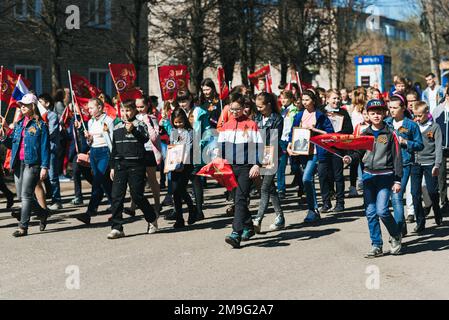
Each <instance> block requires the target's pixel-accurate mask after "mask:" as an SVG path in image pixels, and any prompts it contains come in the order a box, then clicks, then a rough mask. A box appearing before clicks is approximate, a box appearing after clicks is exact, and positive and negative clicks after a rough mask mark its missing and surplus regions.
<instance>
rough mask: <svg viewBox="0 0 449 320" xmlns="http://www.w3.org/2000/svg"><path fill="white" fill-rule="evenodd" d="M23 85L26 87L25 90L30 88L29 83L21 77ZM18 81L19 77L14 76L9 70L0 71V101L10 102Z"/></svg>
mask: <svg viewBox="0 0 449 320" xmlns="http://www.w3.org/2000/svg"><path fill="white" fill-rule="evenodd" d="M21 79H22V81H23V83H24V84H25V85H26V86H27V88H30V87H31V82H30V81H29V80H27V79H25V78H24V77H23V76H22V77H21ZM18 80H19V75H18V74H15V73H14V72H12V71H11V70H8V69H6V68H4V67H3V68H2V69H1V70H0V89H1V94H0V99H1V100H2V101H4V102H6V103H9V102H10V100H11V96H12V93H13V92H14V89H15V87H16V83H17V81H18Z"/></svg>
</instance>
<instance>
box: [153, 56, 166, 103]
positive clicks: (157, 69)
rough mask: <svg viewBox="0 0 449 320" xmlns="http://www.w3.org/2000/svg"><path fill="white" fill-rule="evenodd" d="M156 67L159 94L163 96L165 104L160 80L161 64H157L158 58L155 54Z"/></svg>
mask: <svg viewBox="0 0 449 320" xmlns="http://www.w3.org/2000/svg"><path fill="white" fill-rule="evenodd" d="M154 65H155V66H156V76H157V86H158V87H159V94H160V95H161V100H162V102H164V94H163V93H162V88H161V79H160V78H159V63H158V62H157V56H156V54H154Z"/></svg>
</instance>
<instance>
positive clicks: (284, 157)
mask: <svg viewBox="0 0 449 320" xmlns="http://www.w3.org/2000/svg"><path fill="white" fill-rule="evenodd" d="M279 144H280V146H281V149H282V154H281V156H280V158H279V167H278V173H277V184H278V191H279V192H284V193H285V190H286V186H285V170H286V169H287V162H288V153H287V147H288V142H287V141H279Z"/></svg>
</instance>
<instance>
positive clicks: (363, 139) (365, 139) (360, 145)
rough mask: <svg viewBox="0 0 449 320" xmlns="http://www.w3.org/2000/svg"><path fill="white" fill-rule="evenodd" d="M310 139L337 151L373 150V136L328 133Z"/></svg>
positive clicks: (328, 149)
mask: <svg viewBox="0 0 449 320" xmlns="http://www.w3.org/2000/svg"><path fill="white" fill-rule="evenodd" d="M310 141H311V142H312V143H314V144H316V145H318V146H320V147H321V148H323V149H325V150H327V151H329V152H331V153H337V152H338V151H339V150H369V151H373V148H374V137H373V136H355V135H353V134H342V133H328V134H321V135H319V136H315V137H312V138H311V139H310Z"/></svg>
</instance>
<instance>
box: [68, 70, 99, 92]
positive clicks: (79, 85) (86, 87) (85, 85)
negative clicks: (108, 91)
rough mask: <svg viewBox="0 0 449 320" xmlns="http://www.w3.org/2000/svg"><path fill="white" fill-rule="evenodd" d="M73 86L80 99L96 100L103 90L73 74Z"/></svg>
mask: <svg viewBox="0 0 449 320" xmlns="http://www.w3.org/2000/svg"><path fill="white" fill-rule="evenodd" d="M71 78H72V86H73V91H74V92H75V95H76V96H77V97H80V98H96V97H98V96H99V95H100V94H101V90H100V89H98V88H97V87H95V86H94V85H92V84H91V83H90V82H89V80H87V79H86V78H84V77H82V76H80V75H77V74H74V73H73V74H71Z"/></svg>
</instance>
